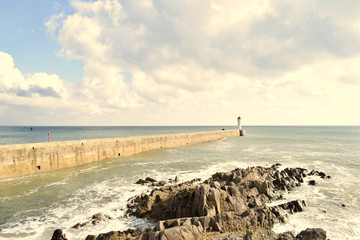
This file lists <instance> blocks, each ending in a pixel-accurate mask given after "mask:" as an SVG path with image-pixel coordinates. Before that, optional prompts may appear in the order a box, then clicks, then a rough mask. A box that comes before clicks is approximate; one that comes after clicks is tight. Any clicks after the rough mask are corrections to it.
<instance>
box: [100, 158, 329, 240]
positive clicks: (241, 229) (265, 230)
mask: <svg viewBox="0 0 360 240" xmlns="http://www.w3.org/2000/svg"><path fill="white" fill-rule="evenodd" d="M278 166H279V164H276V165H273V166H271V167H270V168H264V167H251V168H247V169H239V168H237V169H234V170H233V171H231V172H227V173H224V172H217V173H215V174H214V175H213V176H212V177H211V178H209V179H207V180H205V181H204V182H202V183H199V181H201V179H193V180H191V181H187V182H183V183H180V184H177V185H166V186H161V187H158V188H154V189H153V190H152V191H151V192H150V194H141V195H137V196H134V197H132V198H130V199H129V202H128V210H127V212H126V216H136V217H144V218H148V219H154V220H158V222H157V225H156V227H155V228H154V229H153V230H151V231H145V232H140V231H134V230H132V231H130V230H127V231H125V232H110V233H107V234H105V235H99V236H98V237H97V238H96V239H184V240H187V239H202V238H204V239H214V240H215V239H225V238H221V236H222V234H224V233H232V234H230V235H227V236H231V238H228V239H272V240H275V239H281V240H285V239H295V238H294V235H291V234H290V233H284V234H282V235H279V236H277V235H276V234H274V233H273V232H272V231H271V228H272V226H273V225H274V224H275V223H278V222H284V221H285V217H286V215H287V213H288V212H290V213H291V214H292V213H295V212H300V211H303V208H304V207H305V206H306V204H305V201H301V200H295V201H291V202H287V203H284V204H281V205H278V206H275V207H267V205H266V204H267V203H268V202H270V201H272V200H278V199H282V198H283V197H282V192H283V191H284V190H285V191H290V190H291V189H292V188H294V187H297V186H299V185H300V184H301V183H302V182H304V177H306V176H307V175H308V174H307V170H306V169H303V168H286V169H284V170H282V171H279V170H278V169H277V167H278ZM310 174H312V175H319V176H322V175H323V174H321V172H320V173H319V172H317V171H311V173H310ZM310 174H309V175H310ZM325 176H326V175H325ZM152 180H154V181H153V182H152V184H153V185H157V184H159V185H160V182H161V181H160V182H156V180H155V179H152ZM177 180H178V179H177ZM144 181H147V182H149V181H150V179H148V178H147V179H146V180H144ZM175 181H176V179H175ZM163 183H165V182H164V181H163ZM163 183H161V185H162V184H163ZM164 185H165V184H164ZM287 210H288V211H287ZM214 232H216V233H218V235H214V238H212V237H211V236H209V233H214ZM308 232H311V231H310V230H309V231H308ZM308 232H305V233H302V235H298V236H310V235H309V234H310V233H308ZM321 233H322V232H321V231H318V230H316V231H315V230H314V231H312V232H311V234H312V235H311V236H317V235H319V234H321ZM304 234H305V235H304ZM316 234H317V235H316ZM100 237H101V238H100ZM287 237H288V238H287ZM296 239H298V238H296ZM304 239H311V238H304Z"/></svg>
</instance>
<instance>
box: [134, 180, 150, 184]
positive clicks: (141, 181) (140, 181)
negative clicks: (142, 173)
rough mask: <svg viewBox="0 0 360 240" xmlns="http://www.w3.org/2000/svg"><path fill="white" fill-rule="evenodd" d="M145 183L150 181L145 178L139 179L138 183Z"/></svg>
mask: <svg viewBox="0 0 360 240" xmlns="http://www.w3.org/2000/svg"><path fill="white" fill-rule="evenodd" d="M144 183H149V181H146V180H144V179H139V180H138V181H137V182H136V184H144Z"/></svg>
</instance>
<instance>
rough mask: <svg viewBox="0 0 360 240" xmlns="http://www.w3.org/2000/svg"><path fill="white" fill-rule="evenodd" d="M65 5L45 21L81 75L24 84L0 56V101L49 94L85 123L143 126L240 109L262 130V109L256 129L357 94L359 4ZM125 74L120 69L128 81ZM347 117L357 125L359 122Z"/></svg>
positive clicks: (146, 0)
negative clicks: (116, 119)
mask: <svg viewBox="0 0 360 240" xmlns="http://www.w3.org/2000/svg"><path fill="white" fill-rule="evenodd" d="M71 4H72V7H73V12H72V13H71V14H68V15H65V14H64V13H60V14H58V15H55V16H52V17H50V18H49V20H48V21H47V22H46V24H45V25H46V27H47V29H48V30H49V32H50V33H51V34H53V36H55V37H56V39H57V41H58V43H59V44H60V45H61V50H60V51H59V52H58V53H60V54H62V55H64V56H66V57H68V58H70V59H80V60H82V61H84V63H85V68H84V76H83V78H82V79H81V80H79V83H78V84H77V85H72V86H68V85H67V84H65V83H64V82H63V81H62V80H60V79H59V78H58V77H57V76H56V75H50V74H46V73H35V74H33V75H31V76H23V75H22V74H21V72H20V71H19V70H18V69H16V68H15V67H14V65H13V60H12V58H11V57H10V56H5V55H4V56H3V58H4V59H5V60H3V61H5V62H6V64H7V65H3V66H4V67H3V69H7V70H6V71H5V72H6V74H7V76H11V77H7V78H6V79H7V80H6V81H4V82H2V83H1V82H0V84H1V85H0V89H1V93H2V94H3V95H4V94H7V97H11V98H16V101H20V100H21V99H25V98H26V97H28V98H29V97H31V98H34V99H42V98H49V99H52V101H54V102H56V103H57V104H58V105H60V103H61V104H62V106H65V107H66V106H69V109H68V112H71V110H70V109H71V107H70V105H71V104H70V105H68V103H69V102H71V103H76V109H77V110H76V111H79V112H81V113H83V114H85V115H86V114H89V115H91V117H92V118H94V119H95V118H96V117H97V116H98V118H99V119H100V118H101V117H103V118H104V116H109V118H110V116H115V115H116V116H119V115H121V114H123V113H125V112H126V113H127V114H128V115H129V116H130V115H131V116H139V115H141V114H142V113H141V112H142V111H144V112H147V113H146V114H144V116H149V118H148V119H149V120H151V119H161V117H159V116H162V117H163V118H164V119H167V120H168V121H170V120H169V118H168V117H167V116H168V115H170V113H169V111H172V112H171V114H175V115H179V116H178V117H179V119H182V120H183V121H184V122H191V119H192V118H197V117H199V115H198V114H200V113H201V114H203V115H206V116H208V119H210V118H214V119H216V120H214V121H216V122H222V121H224V119H226V118H229V117H233V115H235V116H236V115H237V111H246V112H247V114H248V115H249V116H250V115H253V116H254V118H253V119H252V120H253V121H254V124H257V123H259V122H261V119H260V118H259V116H261V114H262V113H264V114H265V113H266V114H268V116H267V120H266V121H267V122H268V121H272V122H273V123H275V122H276V121H277V116H280V115H281V116H283V117H282V120H281V121H285V122H286V117H288V119H290V120H289V123H291V122H294V121H297V120H298V119H295V118H293V115H294V113H296V112H297V111H300V112H301V111H303V113H304V114H305V113H306V112H312V113H314V114H312V115H314V116H315V115H316V114H315V113H316V112H318V111H319V109H321V110H322V111H328V112H324V115H326V114H329V115H330V112H332V111H334V110H335V109H332V108H331V107H327V106H328V105H329V104H333V107H334V108H340V105H339V104H338V103H339V102H341V103H342V104H345V105H346V104H347V105H350V104H351V103H352V102H354V101H360V99H359V96H357V95H354V91H355V90H354V89H358V88H359V87H360V80H359V79H360V71H359V70H358V66H359V63H360V60H359V59H360V31H359V29H360V28H359V26H360V17H359V15H358V13H357V11H356V9H358V8H359V7H360V3H356V2H354V1H352V2H351V1H350V2H347V4H344V3H342V2H338V1H313V0H292V1H288V0H285V1H284V0H273V1H269V0H257V1H245V0H240V1H239V0H224V1H215V0H212V1H205V0H200V1H190V0H185V1H184V0H181V1H180V0H174V1H165V0H159V1H152V0H139V1H118V0H97V1H81V0H73V1H71ZM9 57H10V58H11V59H10V58H9ZM6 59H7V60H6ZM9 59H10V60H9ZM125 73H131V76H132V77H131V79H130V78H129V77H127V78H126V77H125ZM9 79H11V80H9ZM9 89H12V90H9ZM15 89H20V90H22V91H23V92H19V91H17V92H16V91H15ZM340 90H341V91H342V92H340V93H339V91H340ZM21 95H22V96H21ZM348 96H351V97H352V100H351V101H350V100H349V99H348ZM3 98H4V99H5V97H4V96H3ZM3 101H4V100H3ZM7 101H8V102H9V101H15V100H7ZM16 101H15V102H16ZM35 102H36V101H35ZM335 103H336V104H335ZM39 104H40V103H39ZM72 105H74V104H72ZM324 106H326V107H324ZM150 109H151V111H152V112H151V113H149V112H148V111H150ZM239 109H240V110H239ZM338 110H339V109H338ZM252 111H254V113H252ZM342 111H343V109H342ZM286 112H288V114H287V113H286ZM280 113H281V114H280ZM132 114H133V115H132ZM351 114H352V112H351V111H349V112H348V115H351ZM156 115H158V116H156ZM165 115H166V117H165ZM180 115H181V117H180ZM196 116H197V117H196ZM255 116H256V117H255ZM185 118H186V119H185ZM129 119H130V117H129ZM259 119H260V120H259ZM355 119H358V120H359V122H360V117H356V118H355ZM307 120H308V122H309V123H311V121H313V120H315V118H307ZM129 121H130V123H131V120H129ZM154 121H155V120H154ZM229 121H231V120H229ZM195 122H197V120H195ZM156 123H158V122H156ZM199 123H200V124H201V122H199ZM230 123H231V122H230ZM300 123H301V122H300ZM304 123H305V122H304ZM110 124H111V123H110ZM159 124H161V123H159ZM184 124H185V123H184Z"/></svg>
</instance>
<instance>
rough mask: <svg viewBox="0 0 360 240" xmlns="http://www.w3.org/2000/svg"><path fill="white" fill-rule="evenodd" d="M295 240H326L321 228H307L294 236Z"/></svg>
mask: <svg viewBox="0 0 360 240" xmlns="http://www.w3.org/2000/svg"><path fill="white" fill-rule="evenodd" d="M296 240H326V232H325V231H324V230H323V229H321V228H307V229H306V230H304V231H301V232H300V233H299V234H298V235H296Z"/></svg>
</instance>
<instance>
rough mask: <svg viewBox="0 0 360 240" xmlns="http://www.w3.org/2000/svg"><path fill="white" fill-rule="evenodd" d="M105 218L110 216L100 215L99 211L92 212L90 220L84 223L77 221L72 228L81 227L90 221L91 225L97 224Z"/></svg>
mask: <svg viewBox="0 0 360 240" xmlns="http://www.w3.org/2000/svg"><path fill="white" fill-rule="evenodd" d="M105 219H111V217H109V216H107V215H102V214H101V213H97V214H94V215H93V216H92V218H91V220H90V221H87V222H84V223H77V224H75V225H74V226H73V227H72V228H81V227H85V226H87V225H89V224H90V223H92V224H93V225H96V224H98V223H99V222H100V221H103V220H105Z"/></svg>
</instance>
